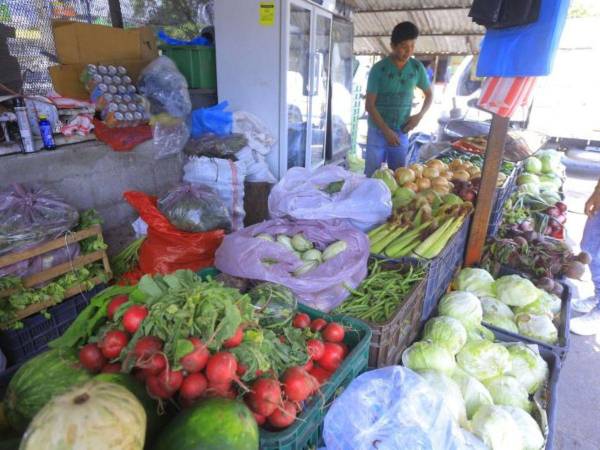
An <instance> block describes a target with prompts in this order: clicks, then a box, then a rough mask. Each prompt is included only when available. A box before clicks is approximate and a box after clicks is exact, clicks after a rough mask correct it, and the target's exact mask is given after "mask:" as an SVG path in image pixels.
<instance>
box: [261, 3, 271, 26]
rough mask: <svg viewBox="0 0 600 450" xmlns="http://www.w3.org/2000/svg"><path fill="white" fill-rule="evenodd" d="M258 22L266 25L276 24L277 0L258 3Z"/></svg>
mask: <svg viewBox="0 0 600 450" xmlns="http://www.w3.org/2000/svg"><path fill="white" fill-rule="evenodd" d="M258 23H259V24H261V25H262V26H265V27H271V26H273V25H274V24H275V2H260V3H259V4H258Z"/></svg>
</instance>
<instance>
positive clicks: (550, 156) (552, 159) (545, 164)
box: [538, 150, 562, 175]
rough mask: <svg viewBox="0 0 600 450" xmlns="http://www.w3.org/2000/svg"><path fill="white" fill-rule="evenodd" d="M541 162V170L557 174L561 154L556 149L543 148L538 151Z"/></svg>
mask: <svg viewBox="0 0 600 450" xmlns="http://www.w3.org/2000/svg"><path fill="white" fill-rule="evenodd" d="M538 155H539V160H540V161H541V163H542V172H544V173H554V174H556V175H559V174H560V172H561V159H562V154H561V153H560V152H557V151H556V150H543V151H540V152H538Z"/></svg>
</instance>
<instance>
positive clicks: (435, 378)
mask: <svg viewBox="0 0 600 450" xmlns="http://www.w3.org/2000/svg"><path fill="white" fill-rule="evenodd" d="M419 375H421V376H422V377H423V378H425V380H426V381H427V383H428V384H429V386H431V388H432V389H433V390H434V391H436V392H437V393H439V394H440V395H441V396H442V398H443V399H444V404H445V405H446V407H447V408H448V409H449V410H450V412H451V413H452V417H453V418H454V420H455V421H456V423H458V424H459V425H463V426H464V425H466V424H467V410H466V408H465V401H464V400H463V396H462V393H461V391H460V387H458V385H457V384H456V382H455V381H454V380H453V379H452V378H450V377H448V376H446V375H444V374H441V373H439V372H436V371H435V370H425V371H422V372H419Z"/></svg>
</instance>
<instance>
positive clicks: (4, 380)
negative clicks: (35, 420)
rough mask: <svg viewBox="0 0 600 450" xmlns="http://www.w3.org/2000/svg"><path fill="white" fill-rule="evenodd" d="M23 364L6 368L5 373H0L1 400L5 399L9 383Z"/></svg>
mask: <svg viewBox="0 0 600 450" xmlns="http://www.w3.org/2000/svg"><path fill="white" fill-rule="evenodd" d="M21 365H22V363H21V364H15V365H13V366H11V367H8V368H6V370H5V371H3V372H0V398H4V394H5V393H6V389H7V388H8V383H10V380H11V379H12V377H13V376H14V374H15V373H17V370H19V367H21Z"/></svg>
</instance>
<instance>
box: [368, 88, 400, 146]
mask: <svg viewBox="0 0 600 450" xmlns="http://www.w3.org/2000/svg"><path fill="white" fill-rule="evenodd" d="M376 100H377V94H373V93H369V92H367V100H366V103H365V109H366V110H367V112H368V113H369V117H370V118H371V120H372V121H373V122H375V125H377V128H379V129H380V130H381V132H382V133H383V135H384V136H385V140H386V141H387V143H388V144H390V145H392V146H395V147H397V146H398V145H400V139H398V136H397V135H396V133H394V132H393V131H392V130H391V129H390V127H388V126H387V124H386V123H385V120H383V117H381V114H379V111H377V107H376V106H375V101H376Z"/></svg>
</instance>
